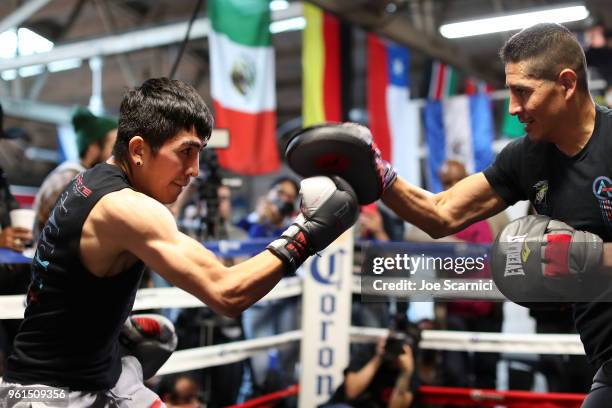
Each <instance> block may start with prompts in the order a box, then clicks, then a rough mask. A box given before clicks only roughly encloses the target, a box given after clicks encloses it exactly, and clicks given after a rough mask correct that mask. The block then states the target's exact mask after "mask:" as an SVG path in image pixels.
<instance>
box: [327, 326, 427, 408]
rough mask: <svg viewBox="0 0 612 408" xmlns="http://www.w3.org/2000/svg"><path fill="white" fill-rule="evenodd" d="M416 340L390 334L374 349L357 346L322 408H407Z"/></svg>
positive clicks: (411, 394)
mask: <svg viewBox="0 0 612 408" xmlns="http://www.w3.org/2000/svg"><path fill="white" fill-rule="evenodd" d="M411 344H417V342H416V337H414V336H413V337H411V336H406V335H404V334H403V333H396V334H394V333H390V334H389V336H388V337H387V338H386V339H385V338H380V339H379V340H378V343H377V344H376V345H372V344H367V345H357V346H356V350H355V353H353V354H352V357H351V361H350V362H349V366H348V367H347V368H346V370H344V382H343V383H342V385H340V387H338V389H337V390H336V392H335V393H334V395H333V396H332V398H331V399H330V401H329V402H328V403H327V404H325V405H323V407H324V408H343V407H352V408H362V407H363V408H365V407H369V408H379V407H380V408H382V407H393V408H398V407H403V408H406V407H410V406H412V402H413V400H414V395H415V393H416V390H417V387H418V385H417V380H416V376H415V369H414V356H413V347H414V346H412V345H411Z"/></svg>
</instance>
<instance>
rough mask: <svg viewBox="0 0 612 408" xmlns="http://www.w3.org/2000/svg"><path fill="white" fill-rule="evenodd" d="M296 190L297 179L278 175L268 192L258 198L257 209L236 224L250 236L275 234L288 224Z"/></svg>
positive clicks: (296, 193)
mask: <svg viewBox="0 0 612 408" xmlns="http://www.w3.org/2000/svg"><path fill="white" fill-rule="evenodd" d="M298 192H299V185H298V183H297V181H295V180H294V179H292V178H291V177H286V176H283V177H279V178H278V179H276V180H274V182H272V184H271V185H270V189H269V190H268V193H267V194H266V195H265V196H263V197H261V198H260V199H259V200H258V202H257V210H256V211H254V212H253V213H251V214H249V215H248V216H247V217H245V218H244V219H242V220H241V221H240V222H239V223H238V226H239V227H240V228H242V229H244V230H245V231H246V232H247V233H248V234H249V237H250V238H259V237H275V236H277V235H278V234H279V233H282V232H283V231H284V229H285V228H286V227H287V226H288V224H287V223H288V222H289V220H290V217H291V215H292V214H293V212H294V211H295V201H296V199H297V195H298Z"/></svg>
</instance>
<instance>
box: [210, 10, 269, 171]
mask: <svg viewBox="0 0 612 408" xmlns="http://www.w3.org/2000/svg"><path fill="white" fill-rule="evenodd" d="M208 15H209V18H210V23H211V28H212V30H211V32H210V36H209V45H210V66H211V67H210V77H211V94H212V97H213V104H214V108H215V116H216V123H215V126H216V127H217V128H225V129H228V130H229V133H230V147H229V148H228V149H220V150H219V151H218V154H219V164H220V165H221V166H222V167H224V168H226V169H229V170H232V171H234V172H236V173H240V174H245V175H257V174H263V173H270V172H274V171H277V170H278V169H279V167H280V161H279V157H278V147H277V143H276V90H275V86H274V85H275V73H274V49H273V48H272V43H271V36H270V28H269V27H270V8H269V3H268V0H210V1H209V2H208Z"/></svg>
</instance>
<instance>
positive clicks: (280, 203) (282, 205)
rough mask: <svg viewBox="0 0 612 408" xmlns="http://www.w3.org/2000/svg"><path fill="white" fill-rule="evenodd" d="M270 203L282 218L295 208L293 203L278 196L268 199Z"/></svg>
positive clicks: (291, 212)
mask: <svg viewBox="0 0 612 408" xmlns="http://www.w3.org/2000/svg"><path fill="white" fill-rule="evenodd" d="M270 204H271V205H272V206H274V207H276V208H277V209H278V213H279V214H280V215H281V216H282V217H283V218H284V217H288V216H290V215H291V214H293V211H294V210H295V208H294V206H293V203H291V202H289V201H284V200H281V199H279V198H275V199H272V200H270Z"/></svg>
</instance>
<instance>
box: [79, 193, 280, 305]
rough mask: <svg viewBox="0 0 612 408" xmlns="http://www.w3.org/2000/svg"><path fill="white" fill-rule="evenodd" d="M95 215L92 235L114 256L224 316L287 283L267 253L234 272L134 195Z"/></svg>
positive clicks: (109, 201)
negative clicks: (140, 265)
mask: <svg viewBox="0 0 612 408" xmlns="http://www.w3.org/2000/svg"><path fill="white" fill-rule="evenodd" d="M94 211H95V214H92V215H90V217H89V218H91V223H92V228H93V230H94V231H95V232H96V233H95V234H93V235H94V236H95V237H96V239H98V240H100V242H103V241H105V242H107V243H108V245H106V247H110V248H108V250H109V251H110V252H111V253H115V254H120V253H122V252H129V253H131V254H133V255H134V256H136V257H137V258H139V259H141V260H142V261H143V262H144V263H145V264H147V265H148V266H150V267H151V268H152V269H153V270H155V271H156V272H157V273H159V274H160V275H161V276H163V277H164V278H165V279H166V280H168V281H169V282H171V283H173V284H174V285H176V286H178V287H180V288H182V289H184V290H186V291H187V292H189V293H191V294H193V295H194V296H196V297H197V298H198V299H200V300H201V301H202V302H204V303H206V304H207V305H208V306H209V307H211V308H212V309H213V310H215V311H217V312H219V313H222V314H225V315H228V316H237V315H238V314H240V312H242V310H244V309H246V308H248V307H249V306H250V305H252V304H253V303H255V302H256V301H257V300H259V299H260V298H261V297H263V296H264V295H265V294H266V293H268V291H270V289H272V288H273V287H274V285H276V283H277V282H278V281H279V280H280V279H281V278H282V273H283V265H282V262H281V261H280V260H279V259H278V258H277V257H276V256H274V255H273V254H272V253H270V252H268V251H264V252H262V253H260V254H259V255H257V256H255V257H253V258H251V259H249V260H247V261H245V262H242V263H240V264H237V265H234V266H232V267H230V268H228V267H226V266H224V265H223V264H222V263H221V262H220V261H219V260H218V259H217V258H216V257H215V256H214V254H213V253H212V252H210V251H209V250H207V249H206V248H204V247H203V246H202V245H201V244H200V243H199V242H197V241H195V240H193V239H191V238H190V237H188V236H186V235H185V234H183V233H181V232H180V231H179V230H178V229H177V227H176V223H175V221H174V218H173V217H172V215H171V213H170V211H169V210H168V209H167V208H166V207H164V206H163V205H162V204H160V203H158V202H157V201H155V200H153V199H151V198H149V197H147V196H145V195H143V194H140V193H137V192H134V191H132V190H128V189H125V190H121V191H118V192H115V193H111V194H108V195H106V196H105V197H103V198H102V199H101V200H100V202H99V203H98V204H97V205H96V207H95V208H94ZM94 211H92V213H93V212H94ZM88 222H90V220H89V219H88ZM84 229H85V227H84ZM101 246H102V245H101ZM83 248H84V243H83V238H82V241H81V252H82V255H83V257H84V258H85V261H87V259H86V258H87V254H83V252H84V249H83ZM115 256H117V255H115Z"/></svg>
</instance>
